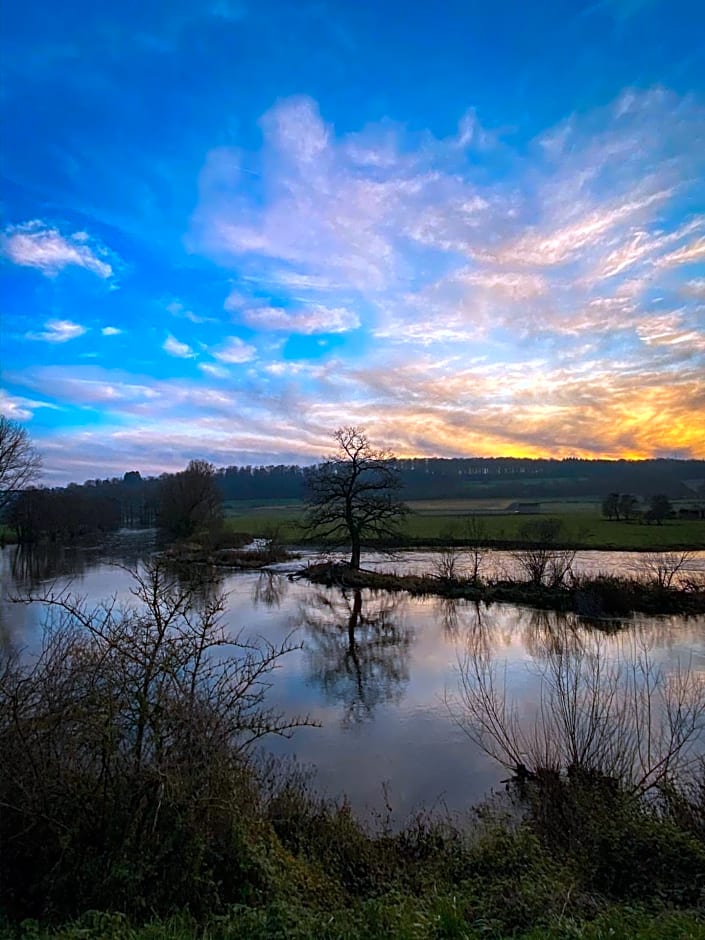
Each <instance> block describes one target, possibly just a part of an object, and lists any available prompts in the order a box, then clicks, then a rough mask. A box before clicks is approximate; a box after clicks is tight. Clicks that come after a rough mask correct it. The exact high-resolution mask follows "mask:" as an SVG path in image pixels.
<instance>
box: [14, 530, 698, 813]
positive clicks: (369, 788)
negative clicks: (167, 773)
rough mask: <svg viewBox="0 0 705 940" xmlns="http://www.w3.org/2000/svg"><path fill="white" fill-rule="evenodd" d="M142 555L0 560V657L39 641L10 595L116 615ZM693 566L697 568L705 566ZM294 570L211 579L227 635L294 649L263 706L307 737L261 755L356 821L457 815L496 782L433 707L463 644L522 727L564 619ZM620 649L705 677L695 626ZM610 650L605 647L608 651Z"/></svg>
mask: <svg viewBox="0 0 705 940" xmlns="http://www.w3.org/2000/svg"><path fill="white" fill-rule="evenodd" d="M153 548H154V533H147V534H145V533H139V534H136V535H135V534H132V535H131V534H126V533H123V534H122V535H121V536H120V537H119V538H116V539H113V540H112V541H111V542H110V543H109V544H108V545H106V546H101V547H99V548H98V547H96V548H95V549H92V550H91V549H81V550H79V549H55V550H52V549H51V548H43V549H41V550H40V551H34V552H23V551H21V550H20V549H18V548H16V547H14V546H8V547H6V548H4V549H3V550H2V552H1V554H0V583H1V584H2V601H1V602H0V636H1V637H2V642H3V644H4V645H5V646H6V647H14V648H20V647H24V648H25V649H26V650H27V651H28V652H31V650H32V649H33V648H35V649H36V648H37V646H38V644H39V642H40V637H41V626H42V620H43V616H44V614H43V608H42V606H41V605H40V604H38V603H33V604H17V603H13V602H12V601H11V597H12V596H13V595H19V594H26V593H28V592H34V593H40V592H41V591H42V590H46V589H47V588H49V587H51V588H53V589H54V590H57V591H58V590H62V589H64V588H67V587H68V588H70V590H71V591H73V592H74V593H76V594H78V595H80V596H83V597H85V598H86V600H87V601H88V602H90V603H95V602H98V601H100V600H103V599H106V598H108V597H117V598H118V600H119V601H124V602H129V601H130V600H132V596H131V592H130V589H131V579H130V574H129V571H128V570H126V568H125V567H124V566H125V565H127V566H129V565H134V564H135V563H136V562H137V561H138V559H139V558H141V557H144V556H145V555H146V554H148V553H149V552H150V551H151V550H153ZM436 559H437V556H436V555H435V554H434V553H432V552H413V553H407V554H405V555H403V556H402V555H400V556H397V557H396V558H395V559H393V560H392V561H391V562H390V560H389V559H381V558H379V557H377V556H369V557H368V558H367V559H365V562H364V563H365V564H366V565H368V566H373V565H374V566H376V567H386V568H395V569H396V570H397V571H399V572H400V573H401V572H405V571H432V570H433V568H434V564H435V562H436ZM304 562H305V559H304ZM301 563H302V562H299V563H297V564H301ZM487 564H488V570H494V571H499V570H504V569H505V568H506V567H507V565H508V564H509V558H508V556H507V553H493V554H492V555H491V556H490V557H489V558H488V561H487ZM578 564H579V565H580V566H582V567H583V568H584V569H586V570H591V571H595V570H606V571H608V570H616V571H622V572H624V571H625V570H627V571H628V570H630V569H631V568H632V567H633V566H635V565H638V564H640V559H639V556H635V555H633V554H630V553H614V552H612V553H598V552H585V553H581V554H580V556H579V557H578ZM694 565H695V567H701V566H705V553H700V554H699V555H698V557H697V558H696V559H695V560H694ZM292 567H295V566H292V565H285V566H275V570H273V571H263V572H259V571H255V572H223V574H222V579H221V581H220V588H221V589H222V590H223V591H225V592H226V594H227V610H226V614H225V620H226V624H227V628H228V631H229V632H231V633H232V634H234V633H236V632H238V631H240V630H244V631H245V633H246V634H250V635H260V636H262V637H265V638H266V639H268V640H269V641H271V642H272V643H279V642H281V641H282V640H283V639H284V638H285V637H287V636H289V635H292V638H293V639H294V641H295V642H297V643H300V644H301V649H298V650H296V651H295V652H293V653H291V654H290V655H288V656H287V657H286V658H285V659H283V660H282V661H281V665H280V668H278V669H277V670H276V672H275V673H274V675H273V677H272V688H271V690H270V699H269V701H270V703H271V704H272V705H274V706H276V707H277V708H280V709H281V710H282V711H283V712H284V713H285V714H287V715H304V714H305V715H309V716H310V717H311V718H313V719H314V720H315V721H316V722H318V723H319V724H320V727H316V728H302V729H299V730H298V731H296V732H295V734H294V736H293V737H292V738H291V739H290V740H285V739H270V740H269V741H268V742H267V746H268V748H269V749H270V750H271V751H273V752H274V753H276V754H282V755H287V756H288V757H290V758H295V759H296V760H297V761H299V762H300V763H301V764H303V765H305V766H307V767H308V766H310V767H313V768H315V778H314V779H315V783H316V785H317V787H318V788H319V790H320V791H322V792H323V793H325V794H326V795H328V796H333V797H342V795H343V794H346V795H347V797H348V798H349V800H350V802H351V803H352V805H353V806H354V807H355V808H356V809H358V810H360V811H363V812H382V813H383V812H385V811H386V810H385V806H386V805H387V804H390V805H391V806H392V809H393V811H394V817H395V819H397V820H400V821H401V820H403V819H404V818H405V817H406V816H407V815H408V814H410V813H411V812H413V811H414V810H415V809H417V808H419V807H421V806H426V807H433V806H445V807H447V808H449V809H450V810H452V811H459V812H460V811H464V810H467V809H468V807H469V806H470V805H471V804H472V803H474V802H477V801H479V800H480V799H482V798H483V796H485V795H487V794H488V792H489V791H490V790H491V788H493V787H498V786H500V785H501V784H500V781H501V780H502V779H503V778H504V777H506V776H507V773H506V771H505V770H503V769H502V768H501V767H499V766H498V765H497V764H496V763H495V762H494V761H493V760H492V759H491V758H489V757H487V756H486V755H485V754H484V753H483V752H482V751H481V750H479V749H478V748H477V747H476V746H475V745H474V744H473V743H472V742H471V741H470V740H469V739H468V737H467V736H466V735H465V734H464V733H463V731H462V730H461V729H460V728H459V727H458V725H457V723H455V722H454V721H453V719H452V717H451V714H450V712H449V708H448V704H447V701H446V700H447V698H449V697H450V698H452V697H453V696H454V695H455V693H456V691H457V687H458V662H459V657H460V658H461V659H462V656H463V653H464V650H465V648H466V644H467V642H468V639H474V640H475V641H477V639H478V637H479V638H481V642H482V644H483V646H484V648H485V649H486V650H487V651H489V652H491V654H492V655H493V656H494V657H495V658H496V660H497V661H498V662H499V663H500V664H502V668H503V670H504V669H505V672H504V676H505V681H506V684H507V688H508V690H509V692H510V693H511V695H512V696H513V697H514V698H516V700H517V701H518V703H519V705H520V708H522V709H525V710H526V712H527V713H528V712H530V711H531V709H532V708H533V707H534V706H535V703H536V700H537V696H538V678H537V674H536V668H535V667H536V665H540V664H541V663H542V662H545V660H546V657H547V656H550V655H551V654H552V653H555V650H556V644H560V643H563V642H565V636H566V632H565V631H566V627H567V628H569V632H570V633H571V634H572V635H574V636H576V637H578V638H579V637H581V636H585V635H588V633H589V631H590V628H589V627H587V626H584V625H581V624H580V622H579V621H578V620H577V618H575V617H573V616H570V617H568V618H567V619H566V617H565V616H563V615H558V614H555V613H546V612H541V611H534V610H530V609H528V608H522V607H518V606H515V605H511V604H502V605H494V606H493V607H491V608H490V609H488V608H486V607H484V606H483V605H475V604H473V603H471V602H467V601H462V600H458V601H449V600H447V599H442V598H416V597H414V598H412V597H410V596H408V595H406V594H404V593H398V594H386V593H384V592H377V593H375V592H372V591H369V590H363V591H357V592H354V591H348V592H342V591H340V590H338V589H334V588H322V587H318V586H314V585H310V584H309V583H307V582H305V581H302V580H290V579H289V577H288V571H289V570H290V569H291V568H292ZM627 635H629V636H630V637H633V636H638V637H640V638H641V639H643V641H644V642H646V643H648V644H649V645H650V647H651V648H652V652H653V655H654V657H655V658H656V659H658V660H659V661H660V662H661V663H663V665H664V667H665V668H669V669H670V668H674V667H675V665H676V664H677V663H678V662H681V663H683V662H688V663H690V664H691V667H692V668H693V669H695V670H697V671H700V672H703V673H705V618H703V617H697V618H683V617H674V616H669V617H648V618H646V617H639V618H635V620H634V621H633V622H632V623H631V624H630V625H629V628H628V631H627ZM623 636H624V634H622V637H623ZM620 642H623V639H622V640H620V639H619V638H615V639H612V640H609V643H610V644H612V645H613V646H614V648H615V650H616V649H617V647H618V646H619V644H620Z"/></svg>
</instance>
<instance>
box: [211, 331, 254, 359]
mask: <svg viewBox="0 0 705 940" xmlns="http://www.w3.org/2000/svg"><path fill="white" fill-rule="evenodd" d="M212 355H213V357H214V358H215V359H217V360H218V361H219V362H227V363H233V364H237V363H242V362H250V361H251V360H252V359H254V358H255V357H256V356H257V350H256V349H255V347H254V346H250V345H249V344H248V343H245V342H244V341H243V340H241V339H240V338H239V337H238V336H229V337H227V339H226V340H225V343H224V344H223V345H222V346H221V347H219V348H217V349H213V350H212Z"/></svg>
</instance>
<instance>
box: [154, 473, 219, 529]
mask: <svg viewBox="0 0 705 940" xmlns="http://www.w3.org/2000/svg"><path fill="white" fill-rule="evenodd" d="M157 521H158V523H159V526H160V527H161V528H163V529H164V530H166V531H167V532H168V533H169V534H170V535H172V536H175V537H176V538H185V539H189V538H194V537H199V538H212V536H213V535H214V534H216V533H217V532H218V531H219V529H220V527H221V525H222V522H223V504H222V499H221V496H220V492H219V490H218V485H217V481H216V474H215V467H214V466H213V464H210V463H208V462H207V461H205V460H192V461H191V462H190V463H189V465H188V466H187V467H186V469H185V470H182V471H181V472H180V473H175V474H173V475H171V476H165V477H164V478H163V479H162V481H161V485H160V487H159V491H158V495H157Z"/></svg>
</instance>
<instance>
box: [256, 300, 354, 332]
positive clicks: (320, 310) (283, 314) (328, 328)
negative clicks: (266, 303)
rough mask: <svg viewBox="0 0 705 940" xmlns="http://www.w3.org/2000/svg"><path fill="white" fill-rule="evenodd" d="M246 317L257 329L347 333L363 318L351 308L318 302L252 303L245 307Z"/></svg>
mask: <svg viewBox="0 0 705 940" xmlns="http://www.w3.org/2000/svg"><path fill="white" fill-rule="evenodd" d="M243 318H244V320H245V322H246V323H247V324H248V326H251V327H253V328H254V329H258V330H273V331H278V332H285V333H304V334H311V333H347V332H349V331H350V330H356V329H357V328H358V327H359V326H360V318H359V317H358V315H357V314H356V313H354V312H353V311H352V310H346V309H345V308H344V307H324V306H322V305H318V304H314V305H312V306H311V307H308V308H306V309H302V310H284V309H283V308H282V307H253V308H250V309H248V310H246V311H245V313H244V314H243Z"/></svg>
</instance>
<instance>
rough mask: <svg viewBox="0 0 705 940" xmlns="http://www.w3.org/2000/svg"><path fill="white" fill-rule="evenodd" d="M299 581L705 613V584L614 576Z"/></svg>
mask: <svg viewBox="0 0 705 940" xmlns="http://www.w3.org/2000/svg"><path fill="white" fill-rule="evenodd" d="M298 576H300V577H304V578H307V579H308V580H310V581H312V582H313V583H314V584H323V585H326V586H334V585H335V586H339V587H346V588H371V589H373V590H382V591H407V592H408V593H409V594H412V595H436V596H438V597H448V598H454V599H465V600H470V601H476V602H482V603H485V604H493V603H497V602H504V603H513V604H522V605H525V606H529V607H537V608H540V609H546V610H557V611H564V612H567V611H573V612H575V613H577V614H579V615H581V616H583V617H586V618H588V619H600V618H611V617H620V616H628V615H629V614H632V613H634V612H640V613H646V614H702V613H705V580H702V579H701V580H695V579H693V580H691V581H688V582H687V583H685V584H683V585H669V586H665V585H664V584H659V583H658V582H657V581H653V582H648V581H644V580H640V579H637V578H627V577H620V576H611V575H598V576H595V577H588V576H584V575H576V576H573V577H572V578H571V579H570V580H569V582H568V583H561V584H557V585H551V584H543V583H540V582H539V583H532V582H531V581H522V580H507V579H501V580H493V581H489V580H488V581H483V580H480V579H468V578H462V577H455V576H453V577H443V576H438V575H436V574H430V573H429V574H421V575H416V574H406V575H400V574H394V573H390V572H383V571H370V570H366V569H355V568H352V567H351V566H350V565H347V564H341V563H331V562H323V563H321V564H316V565H310V566H309V567H307V568H304V569H302V571H301V572H300V575H298Z"/></svg>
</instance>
